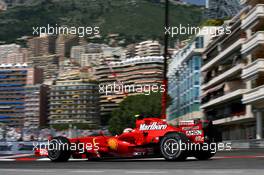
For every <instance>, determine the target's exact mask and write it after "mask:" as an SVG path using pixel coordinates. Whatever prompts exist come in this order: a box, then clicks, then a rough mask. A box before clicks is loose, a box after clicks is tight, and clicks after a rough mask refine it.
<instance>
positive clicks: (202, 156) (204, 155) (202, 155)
mask: <svg viewBox="0 0 264 175" xmlns="http://www.w3.org/2000/svg"><path fill="white" fill-rule="evenodd" d="M214 155H215V153H212V152H211V151H197V152H196V153H195V154H194V157H195V158H196V159H198V160H209V159H210V158H212V157H213V156H214Z"/></svg>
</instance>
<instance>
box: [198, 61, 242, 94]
mask: <svg viewBox="0 0 264 175" xmlns="http://www.w3.org/2000/svg"><path fill="white" fill-rule="evenodd" d="M243 67H244V64H242V63H240V64H237V65H236V66H234V67H232V68H231V69H229V70H227V71H224V72H223V73H221V74H219V75H218V76H216V77H214V78H212V79H211V80H210V81H209V82H208V83H206V84H204V85H203V86H202V90H204V89H207V88H209V87H211V86H213V85H215V84H218V83H219V82H221V81H225V80H226V79H227V78H228V77H231V76H234V75H235V74H237V73H239V72H240V71H241V70H242V69H243Z"/></svg>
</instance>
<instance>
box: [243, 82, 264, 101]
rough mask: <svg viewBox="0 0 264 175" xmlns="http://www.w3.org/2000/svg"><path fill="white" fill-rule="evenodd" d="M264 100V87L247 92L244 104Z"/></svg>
mask: <svg viewBox="0 0 264 175" xmlns="http://www.w3.org/2000/svg"><path fill="white" fill-rule="evenodd" d="M260 100H264V85H263V86H259V87H257V88H254V89H251V90H249V91H247V92H246V93H245V94H244V96H243V100H242V101H243V103H244V104H249V103H256V102H259V101H260Z"/></svg>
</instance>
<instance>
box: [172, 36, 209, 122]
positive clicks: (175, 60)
mask: <svg viewBox="0 0 264 175" xmlns="http://www.w3.org/2000/svg"><path fill="white" fill-rule="evenodd" d="M210 39H211V36H210V35H209V34H207V35H205V34H198V35H197V36H196V37H195V39H194V40H193V41H192V42H190V43H189V44H187V45H186V46H185V47H184V48H182V49H180V50H178V51H177V52H176V53H175V54H174V55H173V57H172V60H171V63H170V64H169V71H168V79H169V85H168V94H169V95H170V97H171V98H172V102H171V105H170V107H169V108H168V110H167V113H168V118H167V120H168V121H169V122H170V123H172V124H176V123H178V122H179V121H180V120H191V119H198V118H202V117H203V114H202V112H201V110H200V95H201V89H200V86H201V71H200V69H201V65H202V53H203V51H204V49H205V47H206V46H207V44H208V43H209V41H210Z"/></svg>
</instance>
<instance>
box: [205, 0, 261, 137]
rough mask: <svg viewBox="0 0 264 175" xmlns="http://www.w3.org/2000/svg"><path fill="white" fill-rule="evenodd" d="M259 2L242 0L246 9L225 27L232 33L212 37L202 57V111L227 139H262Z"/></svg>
mask: <svg viewBox="0 0 264 175" xmlns="http://www.w3.org/2000/svg"><path fill="white" fill-rule="evenodd" d="M260 2H263V1H257V0H245V1H243V3H245V4H246V5H248V6H247V7H246V8H244V9H243V10H242V11H241V12H240V13H239V14H238V15H237V16H235V17H234V18H232V19H231V20H229V21H227V22H226V23H225V24H224V26H231V31H232V32H231V34H228V35H227V34H226V35H222V36H219V37H216V38H214V40H213V41H212V42H211V43H210V44H209V46H208V47H207V49H206V50H205V52H204V56H203V59H204V63H203V66H202V69H201V70H202V74H203V84H202V87H201V88H202V97H201V100H202V106H201V108H202V110H203V112H204V115H205V117H206V118H207V119H211V120H213V122H214V124H216V125H218V126H220V127H221V128H222V132H223V139H226V140H242V139H261V138H262V136H263V117H262V110H261V109H263V106H264V88H263V85H264V81H263V75H262V71H263V70H264V62H263V61H262V59H261V58H264V57H263V56H264V54H263V44H264V33H262V32H261V30H263V28H262V26H263V22H264V21H263V19H264V18H263V17H264V5H262V4H259V3H260ZM262 62H263V63H262Z"/></svg>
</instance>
